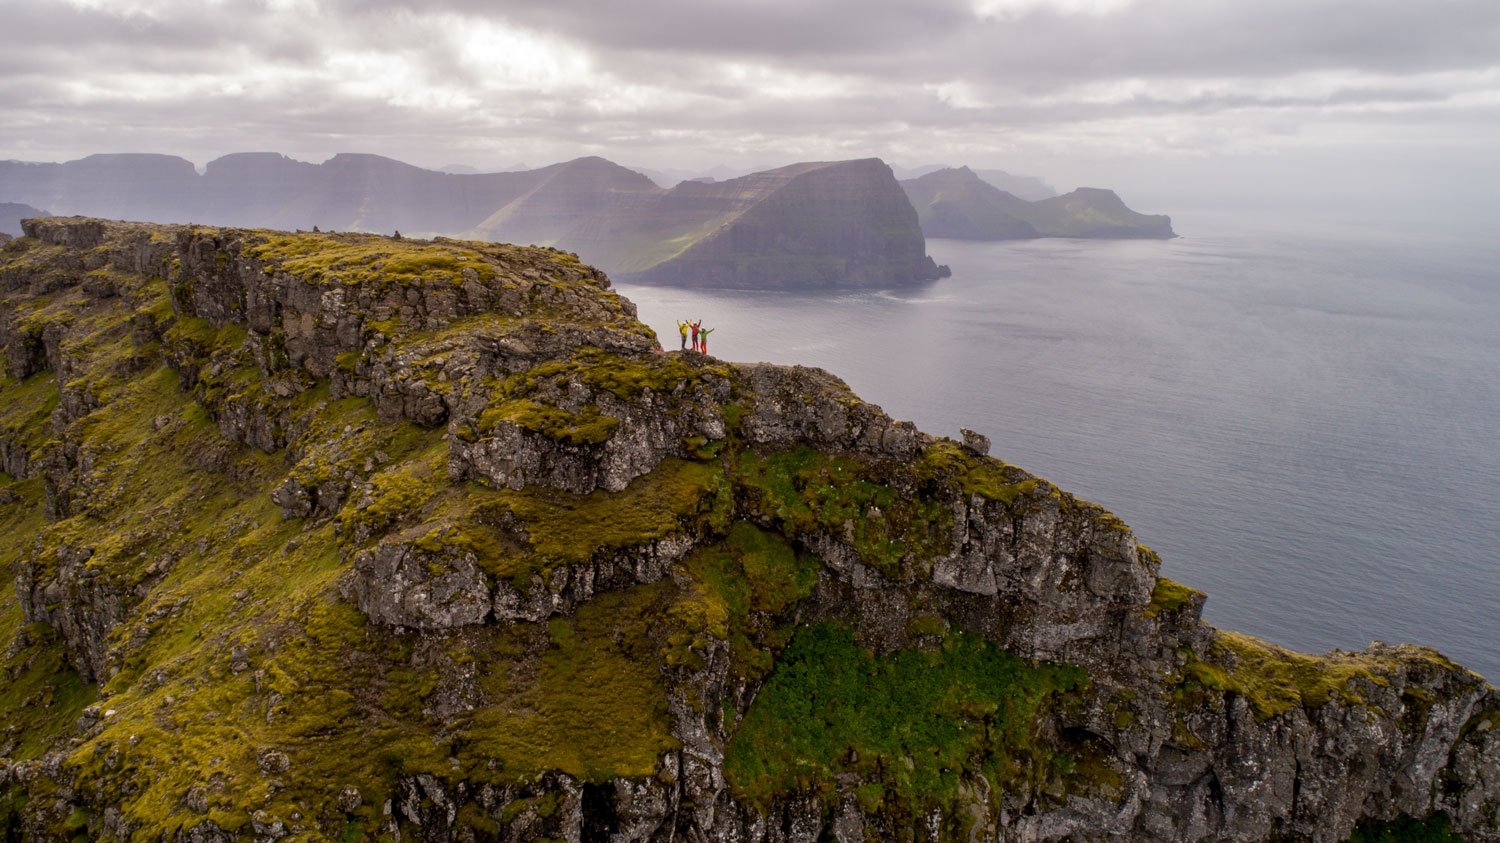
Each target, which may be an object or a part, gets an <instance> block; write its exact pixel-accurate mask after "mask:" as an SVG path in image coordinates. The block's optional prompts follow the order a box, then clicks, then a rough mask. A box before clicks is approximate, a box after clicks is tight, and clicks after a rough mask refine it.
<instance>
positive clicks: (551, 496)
mask: <svg viewBox="0 0 1500 843" xmlns="http://www.w3.org/2000/svg"><path fill="white" fill-rule="evenodd" d="M724 487H725V483H724V476H723V471H722V469H720V468H719V467H718V466H715V465H708V464H704V463H696V462H690V461H686V460H666V461H664V462H662V463H661V464H660V465H658V466H657V467H656V469H655V470H653V471H652V472H650V473H649V474H646V475H643V476H641V477H637V478H636V479H635V480H633V481H631V483H630V485H629V486H627V487H626V488H625V489H623V490H621V491H619V492H613V493H610V492H604V491H596V492H592V493H590V494H587V495H573V494H569V493H567V492H562V491H558V490H555V489H547V488H528V489H526V490H524V491H519V492H517V491H512V490H508V489H507V490H503V491H500V492H497V493H495V495H494V498H493V500H494V501H495V502H496V504H497V505H498V506H500V507H502V508H503V509H505V510H507V511H509V512H511V513H512V514H513V515H514V516H515V517H516V518H518V519H519V520H520V522H521V523H522V525H523V526H524V527H525V529H526V531H527V533H528V534H529V535H530V540H531V542H530V543H531V548H532V553H531V554H528V555H523V556H517V557H512V558H507V559H491V560H484V564H486V566H487V568H488V569H489V570H490V571H491V573H494V574H496V575H497V576H502V577H512V578H518V579H520V580H522V581H525V580H529V578H530V576H531V575H532V574H534V573H541V572H547V571H550V570H552V569H553V568H555V567H557V566H558V565H564V564H571V563H575V562H583V561H587V560H589V559H592V558H594V556H595V555H596V554H598V553H600V552H601V551H605V550H608V549H618V548H624V547H636V546H640V545H643V544H647V543H649V542H652V541H654V540H656V539H659V538H663V537H665V536H667V535H670V534H672V533H674V532H678V531H680V530H685V529H688V528H689V527H691V526H693V525H694V524H695V523H697V522H699V521H706V520H708V519H710V518H711V517H712V516H713V508H714V505H715V503H716V502H717V500H718V499H719V497H720V496H721V494H722V490H723V489H724ZM580 524H587V525H589V527H588V529H586V530H584V529H578V525H580Z"/></svg>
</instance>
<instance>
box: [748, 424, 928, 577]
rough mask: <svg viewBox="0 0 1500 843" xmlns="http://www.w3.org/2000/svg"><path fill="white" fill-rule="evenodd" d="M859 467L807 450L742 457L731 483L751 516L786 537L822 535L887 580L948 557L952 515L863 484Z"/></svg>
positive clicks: (867, 482) (886, 488) (889, 490)
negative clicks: (838, 540) (849, 548)
mask: <svg viewBox="0 0 1500 843" xmlns="http://www.w3.org/2000/svg"><path fill="white" fill-rule="evenodd" d="M866 475H867V469H866V467H865V466H863V465H862V464H860V463H859V462H857V461H855V460H851V459H844V458H831V457H828V456H826V455H824V454H821V453H819V452H818V451H815V450H813V449H811V448H808V447H805V446H804V447H801V448H798V449H796V450H793V451H789V452H786V453H780V454H771V455H768V456H761V455H759V454H757V453H755V452H753V451H747V452H745V453H743V454H741V455H740V457H739V464H738V466H737V467H736V470H735V474H734V482H735V485H736V487H737V488H738V489H739V490H740V494H739V495H738V497H739V498H740V499H741V500H742V501H743V502H744V506H745V508H746V509H747V510H749V511H750V512H752V513H754V514H756V515H758V516H760V517H762V518H766V519H770V520H771V521H774V522H775V523H777V525H778V526H779V527H781V529H783V530H784V531H785V532H787V533H788V534H789V535H794V536H795V535H798V534H802V533H807V532H811V531H814V530H819V529H821V530H826V531H830V532H832V533H834V534H835V535H839V536H842V537H843V538H845V539H847V540H848V541H849V542H850V544H852V545H853V547H854V549H855V551H857V552H858V553H859V555H860V558H861V560H863V561H864V562H865V563H866V564H868V565H871V566H873V567H875V568H877V569H878V570H880V571H882V572H884V573H885V574H886V575H887V576H890V577H892V578H903V577H906V576H910V575H917V574H920V573H922V572H921V571H920V570H912V571H908V570H907V569H906V568H905V563H906V561H907V559H908V558H911V559H912V560H913V561H914V562H915V563H916V564H917V565H918V566H919V567H920V566H922V565H924V564H925V563H926V560H928V559H930V558H931V557H933V556H935V555H939V554H941V553H944V552H946V549H947V543H948V540H949V529H948V528H949V527H950V526H951V524H952V518H953V516H952V512H951V511H950V510H948V509H947V508H946V507H945V506H943V505H942V504H941V503H940V502H938V501H936V500H932V499H919V498H916V497H914V496H911V495H902V494H900V493H899V492H898V491H897V490H896V489H895V488H893V487H890V486H886V485H883V484H881V483H877V482H871V481H870V480H867V479H864V478H865V477H866Z"/></svg>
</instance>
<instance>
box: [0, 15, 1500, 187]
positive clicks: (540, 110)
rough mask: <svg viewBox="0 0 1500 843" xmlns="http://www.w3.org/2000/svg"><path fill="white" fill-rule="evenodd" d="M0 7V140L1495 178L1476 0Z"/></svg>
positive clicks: (1, 143) (1219, 177)
mask: <svg viewBox="0 0 1500 843" xmlns="http://www.w3.org/2000/svg"><path fill="white" fill-rule="evenodd" d="M0 21H3V22H4V23H3V26H0V73H3V80H4V84H3V85H0V159H6V158H9V159H18V160H27V161H64V160H70V159H74V158H79V157H82V156H84V155H88V154H91V153H96V152H160V153H169V154H174V155H180V156H182V157H185V158H187V159H189V160H191V161H193V162H194V163H196V164H198V165H200V166H202V165H203V164H205V163H207V162H208V161H210V160H212V159H214V158H216V157H218V156H220V155H224V154H227V153H231V152H242V151H276V152H282V153H285V154H287V155H290V156H292V157H294V158H299V159H301V160H307V161H322V160H325V159H327V158H329V157H331V156H332V155H333V154H335V153H338V152H369V153H376V154H381V155H387V156H390V157H392V158H397V159H400V160H403V161H407V162H410V163H413V164H417V165H419V166H425V167H433V168H437V167H441V166H444V165H450V164H462V165H468V166H472V167H475V168H477V169H479V170H505V169H512V168H513V167H514V166H515V165H517V164H523V163H524V164H527V165H530V166H541V165H545V164H549V163H553V162H556V161H562V160H568V159H570V158H574V157H578V156H581V155H602V156H604V157H606V158H609V159H611V160H613V161H617V162H619V163H622V164H626V165H628V166H641V167H654V168H659V169H671V170H675V171H707V170H709V169H710V168H713V167H715V166H727V167H730V168H737V169H746V170H748V169H750V168H754V167H758V166H777V165H781V164H787V163H792V162H795V161H806V160H835V159H845V158H863V157H870V156H876V157H880V158H882V159H884V160H886V161H887V162H891V163H894V164H898V165H902V166H906V167H915V166H920V165H924V164H934V163H944V164H954V165H957V164H968V165H970V166H973V167H976V168H998V169H1004V170H1008V171H1010V172H1013V173H1020V174H1025V175H1036V176H1041V177H1042V178H1044V179H1045V180H1047V181H1048V182H1049V183H1051V184H1053V185H1054V186H1056V187H1058V188H1060V189H1062V190H1069V189H1071V188H1073V187H1077V186H1084V185H1088V186H1100V187H1113V188H1115V189H1117V190H1118V191H1119V192H1120V193H1121V195H1122V196H1123V197H1124V198H1126V199H1127V201H1129V202H1130V203H1131V204H1132V206H1133V207H1136V208H1137V210H1142V211H1145V212H1152V213H1160V212H1170V211H1172V210H1174V206H1180V205H1184V204H1185V205H1190V206H1202V207H1235V206H1244V207H1266V208H1268V209H1275V208H1278V207H1282V206H1293V205H1296V206H1299V207H1303V208H1316V207H1320V206H1321V204H1326V205H1328V206H1329V207H1363V208H1366V209H1368V208H1370V207H1383V206H1387V205H1388V206H1391V207H1393V208H1394V207H1397V206H1401V207H1405V208H1407V209H1411V208H1412V207H1416V208H1418V209H1420V208H1425V207H1428V206H1433V207H1438V206H1444V205H1452V204H1453V203H1458V204H1459V205H1461V206H1463V207H1466V208H1468V207H1472V208H1475V209H1479V208H1488V207H1489V206H1490V205H1491V204H1492V203H1491V202H1490V201H1489V197H1490V195H1491V194H1492V193H1493V192H1494V191H1495V190H1496V189H1500V152H1497V150H1500V2H1496V0H1425V2H1420V3H1419V2H1413V0H1361V2H1347V1H1346V0H1339V1H1337V2H1335V0H1174V1H1173V2H1167V0H954V1H952V2H950V0H825V1H824V2H816V0H753V2H752V1H751V0H710V1H709V2H705V0H632V2H629V3H622V2H578V0H508V2H505V3H493V2H489V0H423V2H421V3H420V4H419V3H402V2H378V1H377V0H0ZM1320 203H1321V204H1320ZM1488 213H1489V214H1491V215H1492V216H1493V214H1494V211H1492V210H1491V211H1488Z"/></svg>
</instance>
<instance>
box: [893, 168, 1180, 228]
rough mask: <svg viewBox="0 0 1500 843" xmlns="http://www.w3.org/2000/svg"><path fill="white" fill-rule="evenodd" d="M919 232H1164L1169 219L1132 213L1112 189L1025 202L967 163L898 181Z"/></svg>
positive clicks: (1088, 189)
mask: <svg viewBox="0 0 1500 843" xmlns="http://www.w3.org/2000/svg"><path fill="white" fill-rule="evenodd" d="M901 187H902V189H903V190H905V191H906V195H907V197H908V198H910V200H911V203H912V206H913V207H914V208H916V210H917V218H918V220H919V221H920V223H921V227H922V233H923V234H925V235H926V236H928V237H949V238H954V239H959V240H1024V239H1028V238H1033V237H1081V238H1168V237H1175V236H1177V235H1176V234H1174V233H1173V231H1172V221H1171V219H1170V218H1169V217H1166V216H1161V215H1155V216H1151V215H1146V214H1138V213H1136V212H1135V211H1132V210H1130V209H1129V208H1127V207H1125V203H1124V202H1122V201H1120V197H1118V196H1116V195H1115V193H1114V192H1113V191H1110V190H1100V189H1098V188H1090V187H1082V188H1079V189H1077V190H1075V191H1073V192H1072V193H1068V194H1065V195H1063V196H1053V197H1050V198H1046V199H1039V200H1037V201H1034V202H1028V201H1026V200H1024V199H1020V198H1018V197H1016V196H1013V195H1011V194H1010V193H1007V192H1005V191H1003V190H1000V189H999V188H997V187H995V186H994V185H992V184H989V183H988V182H986V181H985V180H984V179H982V178H980V177H979V175H978V174H976V173H975V172H974V171H972V170H970V169H969V168H968V167H960V168H957V169H946V170H938V171H935V172H932V173H928V174H927V175H924V176H921V177H919V178H915V179H908V180H905V181H902V182H901Z"/></svg>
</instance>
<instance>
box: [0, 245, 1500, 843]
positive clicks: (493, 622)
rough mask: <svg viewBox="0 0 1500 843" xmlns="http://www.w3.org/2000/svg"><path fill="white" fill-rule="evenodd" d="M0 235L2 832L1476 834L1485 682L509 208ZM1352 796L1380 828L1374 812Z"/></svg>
mask: <svg viewBox="0 0 1500 843" xmlns="http://www.w3.org/2000/svg"><path fill="white" fill-rule="evenodd" d="M27 233H28V234H29V235H30V236H29V237H26V238H22V239H18V240H15V241H12V242H11V243H8V244H6V245H5V246H4V247H3V249H0V295H3V297H4V298H3V300H0V345H3V347H4V349H5V366H6V370H5V378H4V379H3V381H0V462H3V468H4V471H5V476H4V477H3V478H0V480H3V481H4V482H3V485H0V524H3V529H4V535H5V536H6V538H5V539H4V540H3V541H0V566H3V569H4V575H5V577H6V579H7V581H9V582H10V583H13V585H14V587H13V588H12V587H7V588H5V589H0V640H3V641H4V642H5V643H6V645H7V647H6V648H5V649H4V650H3V651H0V652H3V656H0V669H3V670H4V675H5V677H6V682H5V683H4V685H3V686H0V718H3V722H5V723H6V724H8V727H7V731H6V732H5V733H4V734H3V736H0V756H3V757H4V760H3V761H0V837H3V838H4V839H6V840H26V841H53V840H58V841H61V840H74V839H86V840H104V841H123V840H127V839H129V840H173V841H228V840H252V839H253V840H280V839H286V840H300V841H334V840H338V841H355V840H418V841H455V840H464V841H478V840H508V841H533V840H568V841H573V843H583V841H595V840H600V841H602V840H611V841H677V840H719V841H765V843H770V842H771V841H778V843H780V842H782V841H805V843H812V842H813V841H818V840H840V841H860V840H918V839H920V840H945V841H946V840H970V839H984V840H994V839H1006V840H1013V839H1019V840H1036V841H1050V840H1062V839H1117V840H1139V841H1146V840H1184V841H1186V840H1191V841H1268V840H1272V839H1277V840H1288V839H1311V840H1341V839H1343V838H1345V837H1347V836H1348V835H1349V834H1350V833H1351V832H1352V831H1353V830H1354V829H1356V827H1357V824H1363V826H1362V827H1363V828H1364V832H1362V833H1365V832H1368V833H1369V834H1377V835H1378V834H1380V833H1383V832H1384V830H1386V829H1389V828H1396V827H1400V828H1407V829H1410V828H1419V829H1421V830H1422V831H1423V832H1424V833H1426V834H1429V835H1431V837H1430V839H1452V838H1451V837H1450V836H1449V835H1448V833H1447V831H1446V829H1448V828H1449V826H1450V824H1451V826H1452V827H1454V828H1456V829H1458V830H1460V831H1462V832H1463V833H1464V834H1465V835H1468V836H1469V839H1471V840H1496V839H1500V820H1497V816H1500V814H1497V808H1500V728H1497V727H1500V692H1497V691H1496V690H1495V689H1494V688H1491V687H1489V686H1488V685H1486V684H1485V683H1484V681H1483V680H1482V679H1480V678H1479V677H1478V676H1476V675H1474V674H1472V673H1470V672H1468V671H1466V670H1464V669H1463V668H1461V667H1458V666H1457V665H1454V664H1452V663H1451V662H1449V661H1448V660H1446V659H1445V658H1443V657H1442V656H1441V655H1439V654H1438V653H1436V652H1434V651H1432V650H1429V649H1425V648H1421V647H1414V646H1406V645H1403V646H1395V647H1392V646H1385V645H1372V647H1371V648H1370V649H1368V650H1365V651H1363V652H1360V653H1339V652H1335V653H1331V654H1327V655H1324V656H1306V655H1301V654H1296V653H1291V652H1288V651H1286V650H1283V649H1281V648H1278V647H1275V646H1272V645H1269V644H1266V643H1264V642H1261V641H1258V640H1256V639H1253V638H1249V637H1247V636H1243V635H1238V634H1235V633H1231V632H1223V631H1220V630H1216V629H1214V628H1212V627H1210V626H1207V625H1206V624H1204V623H1203V622H1202V621H1201V620H1200V619H1199V613H1200V611H1201V609H1202V606H1203V599H1204V598H1203V595H1202V594H1201V593H1198V592H1195V591H1193V590H1192V589H1189V588H1186V587H1184V586H1181V585H1178V584H1176V583H1173V582H1171V581H1170V580H1168V579H1165V578H1162V577H1160V576H1159V566H1160V560H1159V559H1158V558H1157V557H1156V555H1155V554H1154V553H1152V552H1151V551H1150V550H1149V549H1147V548H1145V547H1144V546H1142V545H1140V544H1138V543H1137V540H1136V537H1135V535H1134V534H1133V533H1132V532H1131V530H1130V529H1129V528H1128V527H1127V526H1126V525H1125V524H1123V523H1121V521H1120V520H1119V519H1118V518H1116V517H1114V516H1113V515H1111V514H1110V513H1109V512H1107V511H1106V510H1104V509H1102V508H1100V507H1098V506H1096V505H1094V504H1091V503H1088V502H1086V501H1083V500H1080V499H1078V498H1075V497H1074V496H1072V495H1070V494H1068V493H1066V492H1064V491H1062V490H1060V489H1058V488H1057V487H1055V486H1053V485H1052V484H1050V483H1048V482H1046V481H1045V480H1042V479H1040V478H1037V477H1034V476H1031V475H1029V474H1027V473H1026V472H1025V471H1023V470H1021V469H1019V468H1017V467H1015V466H1011V465H1008V464H1006V463H1004V462H1002V461H1000V460H998V459H995V458H993V457H989V456H987V455H986V452H987V450H988V442H987V441H985V440H984V439H983V437H980V436H977V435H973V434H970V433H968V432H965V437H964V441H963V442H962V443H960V442H954V441H952V440H948V439H943V438H935V437H932V436H929V435H926V434H924V433H922V432H920V431H918V430H916V429H915V427H913V426H912V425H911V424H910V423H908V422H901V421H896V420H893V419H891V418H889V417H888V416H886V415H885V414H884V413H882V412H881V410H880V409H879V408H878V407H875V406H873V405H870V404H867V403H865V402H863V401H861V400H860V399H859V398H858V397H857V396H856V395H854V394H853V393H852V392H850V390H849V389H848V387H847V386H845V385H844V384H843V383H842V382H841V381H839V380H838V379H837V378H836V377H834V376H833V375H831V374H829V373H826V372H823V371H820V370H816V369H807V368H802V367H779V366H771V365H765V364H759V365H742V364H731V363H727V362H724V361H719V360H716V359H714V358H711V357H707V356H705V355H700V354H697V353H662V352H661V351H660V349H659V348H658V347H657V342H656V337H655V336H654V335H653V333H652V332H651V330H650V329H649V328H647V327H646V326H644V325H642V324H641V323H640V322H639V321H637V320H636V318H635V309H634V306H633V305H631V304H630V302H629V301H627V300H625V299H623V298H621V297H619V296H618V295H617V294H615V293H613V292H611V291H610V290H609V280H608V279H607V277H605V276H604V275H603V274H602V273H600V272H598V271H597V270H594V269H592V268H590V267H588V266H586V265H584V264H582V263H580V262H579V261H578V260H577V259H576V258H575V257H573V256H572V255H569V254H567V253H561V252H556V251H552V250H547V249H535V248H521V247H514V246H498V245H494V244H487V243H476V242H462V241H453V240H438V241H433V242H426V241H414V240H409V239H408V240H397V239H394V238H389V237H383V236H375V235H355V234H336V235H335V234H326V233H323V234H295V235H289V234H283V233H278V232H271V231H252V230H238V229H216V228H204V227H189V226H159V225H139V224H127V223H110V222H102V221H98V220H88V219H77V218H55V219H46V220H35V221H32V222H31V223H30V224H29V227H28V229H27ZM1369 839H1376V838H1369Z"/></svg>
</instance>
